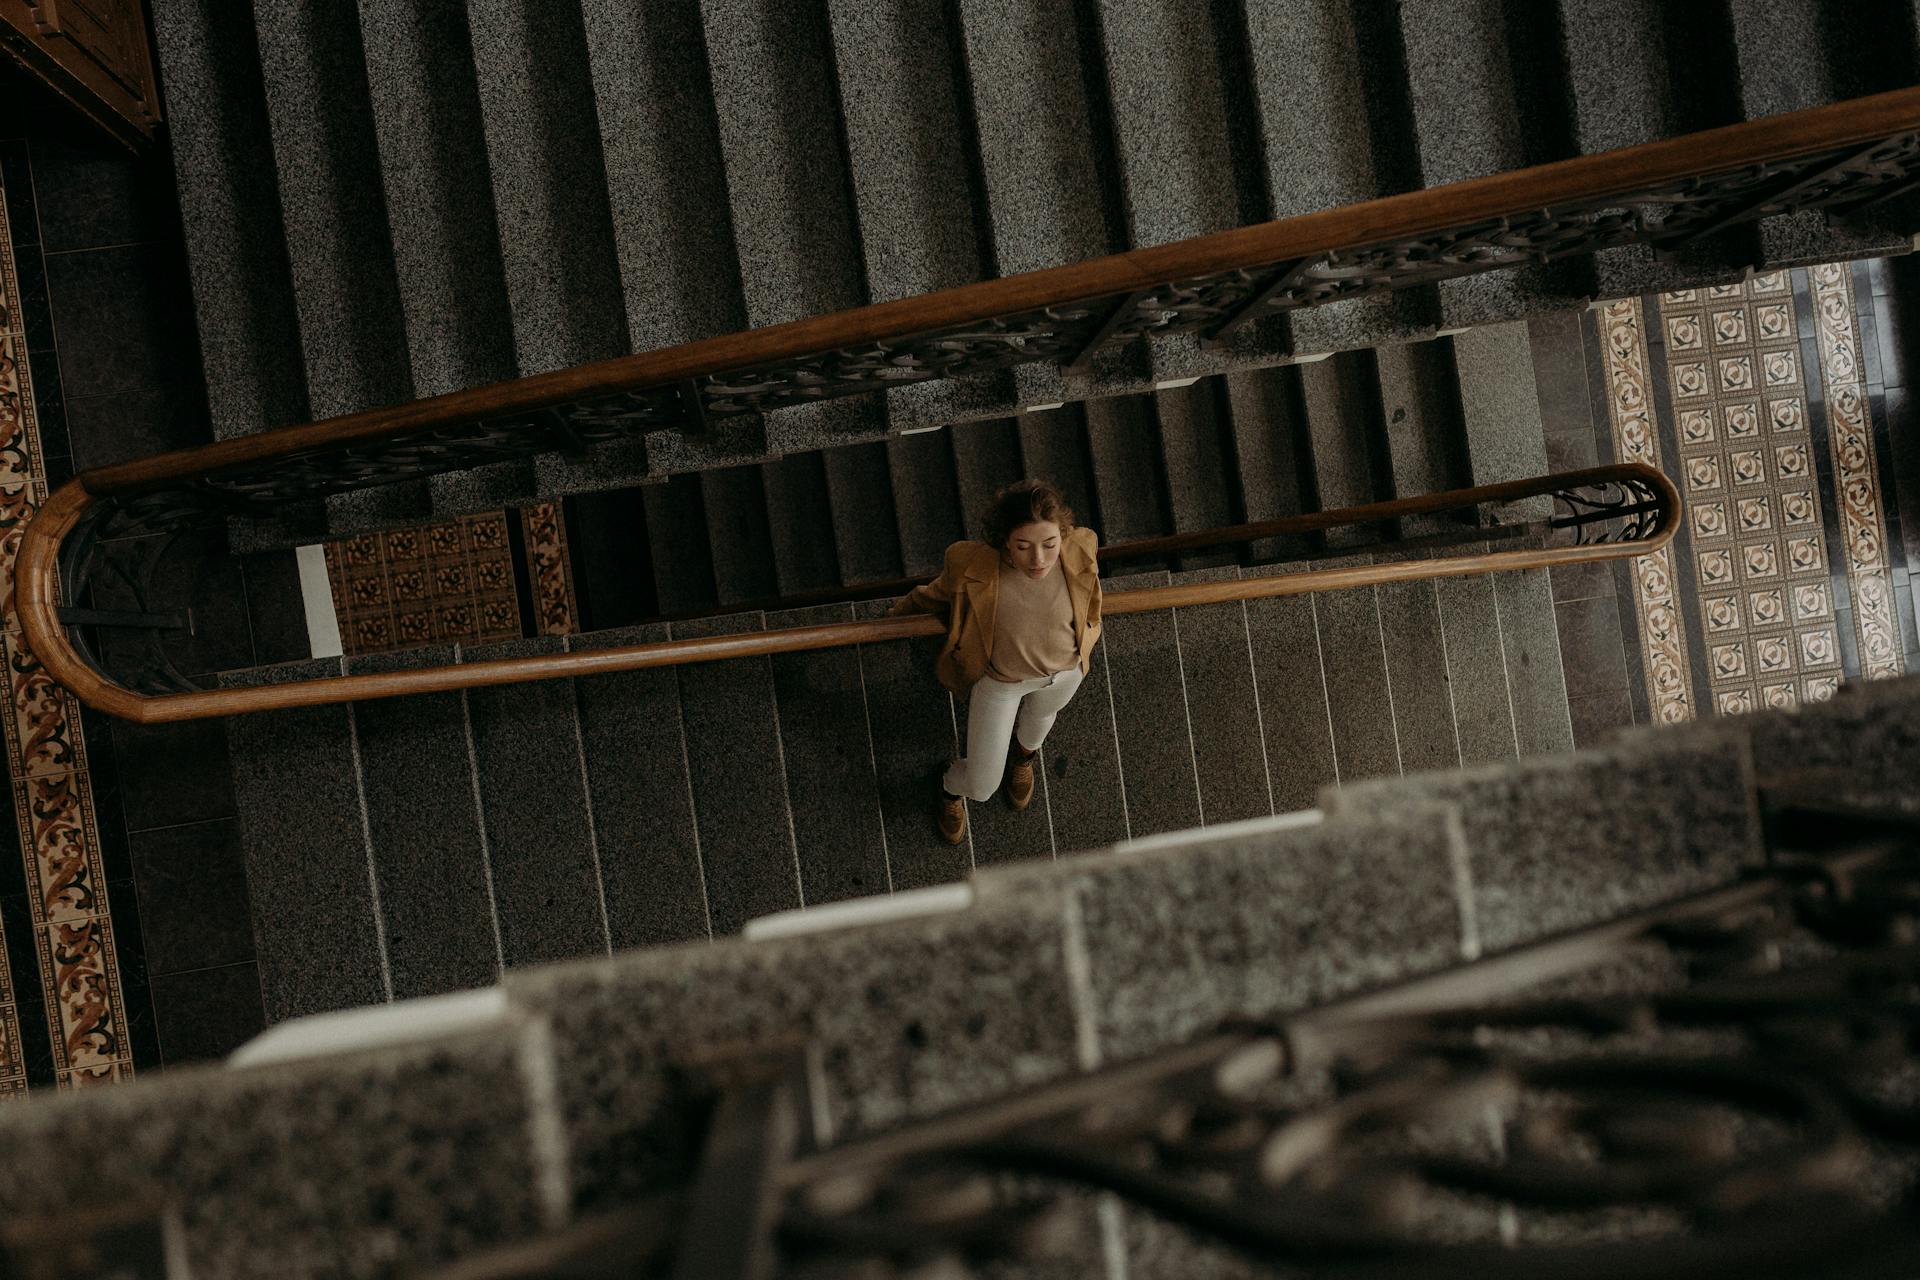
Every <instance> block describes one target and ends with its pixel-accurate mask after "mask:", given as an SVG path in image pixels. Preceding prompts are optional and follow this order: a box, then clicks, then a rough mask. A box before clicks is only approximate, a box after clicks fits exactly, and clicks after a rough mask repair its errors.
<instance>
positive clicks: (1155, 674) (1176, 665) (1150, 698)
mask: <svg viewBox="0 0 1920 1280" xmlns="http://www.w3.org/2000/svg"><path fill="white" fill-rule="evenodd" d="M1166 584H1167V575H1166V574H1164V573H1139V574H1132V575H1129V576H1126V577H1119V578H1113V579H1110V580H1109V581H1107V582H1106V584H1105V588H1106V591H1107V593H1108V595H1109V596H1112V595H1113V594H1116V593H1118V592H1122V591H1131V590H1138V589H1141V588H1146V587H1158V586H1165V585H1166ZM1176 625H1177V624H1176V622H1175V620H1174V615H1173V613H1172V612H1171V611H1169V610H1164V609H1156V610H1153V611H1151V612H1148V613H1128V614H1118V615H1114V616H1112V617H1109V618H1108V619H1107V622H1106V628H1105V631H1104V633H1103V635H1102V638H1101V642H1100V643H1101V645H1102V647H1104V648H1105V649H1106V651H1107V678H1108V681H1109V685H1108V687H1109V689H1110V691H1111V694H1112V698H1113V723H1114V729H1115V730H1116V732H1117V733H1118V735H1119V739H1120V768H1121V773H1122V776H1123V777H1124V778H1125V779H1126V788H1127V826H1128V829H1129V830H1130V831H1131V832H1132V834H1133V836H1134V838H1135V839H1138V838H1139V837H1141V836H1148V835H1155V834H1157V833H1159V832H1162V831H1181V830H1185V829H1186V828H1188V827H1194V826H1198V825H1200V822H1201V820H1202V819H1201V813H1200V785H1199V779H1198V776H1197V775H1196V773H1195V770H1194V746H1193V726H1192V725H1191V724H1190V723H1189V712H1188V706H1187V700H1186V690H1185V688H1184V687H1183V683H1182V680H1181V672H1180V641H1179V634H1178V631H1177V630H1176Z"/></svg>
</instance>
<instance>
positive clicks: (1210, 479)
mask: <svg viewBox="0 0 1920 1280" xmlns="http://www.w3.org/2000/svg"><path fill="white" fill-rule="evenodd" d="M1153 409H1154V418H1155V421H1156V423H1157V424H1158V426H1159V436H1160V467H1161V474H1162V475H1163V476H1164V478H1165V479H1164V483H1165V485H1166V494H1167V508H1168V514H1169V515H1170V516H1171V517H1172V523H1173V532H1175V533H1197V532H1201V531H1204V530H1207V529H1218V528H1221V527H1222V526H1225V525H1230V524H1238V523H1240V521H1241V512H1240V511H1239V509H1238V507H1237V505H1236V503H1235V501H1234V496H1235V494H1236V492H1237V491H1238V489H1239V487H1240V486H1239V477H1238V476H1237V475H1235V474H1234V469H1233V463H1234V448H1233V426H1232V421H1231V417H1232V411H1231V408H1230V406H1229V404H1228V400H1227V396H1226V388H1225V387H1224V386H1223V385H1222V380H1221V379H1219V378H1202V379H1201V380H1200V381H1199V382H1197V383H1194V384H1193V385H1192V386H1188V387H1179V388H1172V389H1169V390H1166V391H1161V392H1159V393H1158V394H1156V395H1155V396H1154V397H1153ZM1238 554H1239V549H1238V548H1236V547H1230V546H1229V547H1220V548H1218V549H1215V550H1212V551H1201V552H1190V553H1187V554H1184V555H1182V556H1180V557H1179V560H1180V565H1181V567H1182V568H1186V569H1199V568H1206V567H1210V566H1214V565H1221V564H1228V563H1231V562H1232V561H1233V560H1234V559H1235V558H1236V556H1237V555H1238Z"/></svg>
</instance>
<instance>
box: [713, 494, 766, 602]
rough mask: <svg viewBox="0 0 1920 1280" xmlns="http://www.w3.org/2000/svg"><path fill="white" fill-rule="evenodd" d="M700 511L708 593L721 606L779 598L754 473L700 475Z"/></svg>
mask: <svg viewBox="0 0 1920 1280" xmlns="http://www.w3.org/2000/svg"><path fill="white" fill-rule="evenodd" d="M700 495H701V506H702V508H703V509H704V510H705V512H706V518H707V550H708V554H709V555H711V556H712V558H713V582H714V592H715V594H716V596H717V597H718V598H719V601H720V603H721V604H723V605H725V604H738V603H740V602H743V601H747V600H767V599H771V598H772V597H774V596H776V595H778V594H779V592H780V583H779V579H778V577H777V575H776V573H775V567H774V559H773V533H772V530H771V529H770V528H769V526H768V522H767V494H766V489H765V488H764V487H763V486H762V485H761V483H760V468H758V467H723V468H720V469H719V470H715V471H702V472H701V473H700Z"/></svg>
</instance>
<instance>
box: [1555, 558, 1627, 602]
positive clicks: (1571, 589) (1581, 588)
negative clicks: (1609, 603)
mask: <svg viewBox="0 0 1920 1280" xmlns="http://www.w3.org/2000/svg"><path fill="white" fill-rule="evenodd" d="M1547 576H1548V577H1549V578H1551V579H1552V580H1553V598H1554V599H1555V600H1591V599H1593V598H1595V597H1605V598H1606V599H1609V600H1611V599H1613V596H1614V586H1613V565H1612V564H1611V563H1609V562H1608V561H1604V560H1601V561H1589V562H1588V563H1586V564H1557V565H1554V566H1553V567H1552V568H1550V569H1548V570H1547Z"/></svg>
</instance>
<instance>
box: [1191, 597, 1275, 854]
mask: <svg viewBox="0 0 1920 1280" xmlns="http://www.w3.org/2000/svg"><path fill="white" fill-rule="evenodd" d="M1239 577H1240V570H1239V569H1238V568H1236V567H1235V566H1232V565H1227V566H1223V567H1221V568H1217V569H1199V570H1192V571H1188V572H1182V573H1176V574H1174V575H1173V577H1172V582H1173V585H1175V586H1178V585H1180V584H1182V583H1187V582H1196V583H1197V582H1223V581H1224V582H1231V581H1237V580H1238V579H1239ZM1170 612H1171V613H1172V614H1173V621H1174V625H1175V627H1176V628H1178V637H1177V638H1178V641H1179V656H1180V683H1181V687H1182V690H1183V692H1184V693H1185V695H1186V704H1187V722H1188V724H1189V725H1191V726H1192V731H1193V766H1194V770H1195V775H1196V776H1197V778H1198V779H1199V783H1200V820H1201V822H1203V823H1205V824H1207V825H1208V826H1217V825H1219V824H1220V823H1223V822H1239V821H1241V820H1243V819H1246V818H1259V817H1265V816H1267V815H1270V814H1272V813H1273V812H1274V798H1273V782H1272V777H1271V774H1270V771H1269V769H1268V765H1267V740H1266V734H1265V731H1264V727H1263V723H1262V714H1261V706H1260V690H1259V681H1258V679H1257V678H1256V675H1255V671H1254V654H1253V637H1252V634H1251V624H1250V622H1249V619H1248V614H1247V609H1246V602H1244V601H1240V600H1232V601H1227V602H1224V603H1221V604H1207V605H1198V606H1194V607H1192V608H1186V609H1174V610H1171V611H1170Z"/></svg>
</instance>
